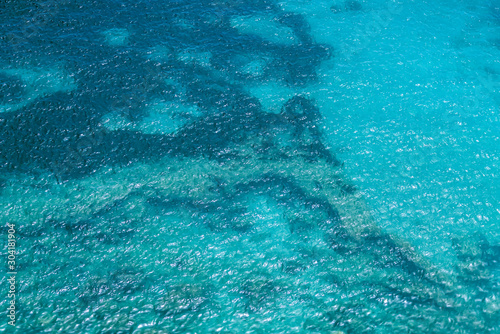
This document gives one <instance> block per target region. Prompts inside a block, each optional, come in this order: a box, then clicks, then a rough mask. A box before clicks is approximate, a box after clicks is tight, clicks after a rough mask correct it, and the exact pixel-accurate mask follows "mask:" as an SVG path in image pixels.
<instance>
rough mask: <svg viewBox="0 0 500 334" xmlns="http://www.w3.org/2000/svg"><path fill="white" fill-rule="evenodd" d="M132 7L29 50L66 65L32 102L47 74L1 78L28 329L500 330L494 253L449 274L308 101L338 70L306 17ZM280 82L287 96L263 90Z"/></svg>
mask: <svg viewBox="0 0 500 334" xmlns="http://www.w3.org/2000/svg"><path fill="white" fill-rule="evenodd" d="M125 3H127V4H128V6H125V5H123V4H122V2H120V1H112V2H103V3H95V2H93V1H82V2H81V3H78V4H77V3H75V2H71V1H68V2H64V3H63V4H61V5H60V6H59V7H58V9H57V11H55V12H53V13H52V21H53V22H54V26H51V25H50V24H48V25H47V26H45V28H44V29H40V34H41V36H40V37H41V38H40V39H39V40H37V41H36V42H35V41H31V42H30V43H31V44H30V43H25V44H20V45H18V46H17V47H18V48H20V49H21V50H23V48H28V46H29V45H32V46H31V47H33V48H34V49H35V50H40V49H42V50H44V52H45V53H46V54H48V55H49V57H48V58H47V59H45V60H43V59H42V60H40V59H37V62H43V61H45V62H47V63H51V62H55V61H54V59H55V60H57V61H58V62H60V64H59V65H57V66H60V67H61V68H64V69H65V70H64V71H62V70H61V71H59V72H54V73H56V74H57V75H47V74H46V73H45V72H43V75H39V77H41V78H45V81H46V82H47V84H46V85H45V86H46V88H45V89H44V90H43V89H42V90H41V91H39V92H37V94H35V93H33V94H32V98H31V99H30V100H29V101H28V102H27V103H24V104H22V105H21V104H20V103H19V104H17V103H18V102H17V101H19V99H22V97H23V96H24V97H25V98H26V96H28V97H30V96H31V95H29V93H27V92H26V91H25V90H29V89H31V88H32V86H33V85H31V86H30V85H26V87H25V86H23V85H25V83H24V84H23V80H22V75H20V74H19V73H21V72H22V73H29V74H32V73H35V74H36V73H38V72H40V73H42V71H38V72H37V71H35V70H31V71H29V70H25V69H24V68H25V67H26V66H28V65H26V64H24V63H23V64H20V65H19V66H17V67H12V69H9V72H5V71H3V72H0V74H1V75H0V77H1V78H4V77H5V80H7V81H8V82H10V83H9V87H6V86H0V89H1V91H0V92H2V93H4V94H5V96H6V97H5V98H4V99H3V100H2V101H1V103H3V104H8V103H16V108H15V110H14V108H10V109H7V108H5V110H2V112H1V113H0V145H1V148H2V149H1V151H0V171H1V173H2V174H1V180H0V209H1V210H2V213H3V214H2V216H1V217H0V220H1V222H2V223H3V224H5V223H7V222H9V223H14V224H15V225H16V229H17V234H16V235H17V237H18V238H19V242H18V253H19V254H18V268H17V271H18V272H19V276H18V277H19V299H18V304H17V305H18V308H17V310H18V314H17V316H18V322H17V332H18V333H51V332H55V331H60V332H63V333H330V334H331V333H423V332H425V333H483V332H484V333H495V331H496V332H498V318H499V317H500V300H499V298H500V294H499V293H500V290H499V281H498V277H499V270H500V268H499V262H498V260H497V259H498V257H499V256H500V250H499V246H497V245H491V244H489V243H488V242H487V241H486V239H485V238H483V237H482V236H471V237H470V238H468V239H467V240H464V239H463V238H459V237H457V238H456V240H454V249H455V252H456V255H457V265H456V266H455V269H454V270H452V271H445V270H442V269H440V268H437V267H435V266H434V265H433V264H431V263H430V262H429V261H427V260H426V258H425V257H424V256H422V255H421V254H419V253H418V252H417V251H416V250H415V249H414V248H413V247H412V245H410V244H408V242H407V241H405V240H400V239H399V238H396V237H394V236H392V235H390V234H388V233H386V232H384V231H382V230H381V229H380V228H379V227H377V224H376V223H375V222H374V219H373V217H372V216H371V215H370V208H369V207H367V205H366V204H365V202H364V200H363V196H362V193H361V191H360V190H358V189H357V188H356V187H355V186H354V184H353V183H352V182H351V180H349V179H348V178H346V177H345V175H344V174H343V170H342V167H343V165H342V162H341V161H339V159H338V158H337V157H336V156H335V152H333V151H332V150H331V149H330V148H329V145H328V144H326V140H325V134H324V133H323V131H322V130H321V129H322V128H323V124H322V122H323V117H322V114H321V110H320V106H318V105H317V104H316V102H315V101H314V100H313V99H311V98H309V97H308V95H307V94H301V93H296V92H297V91H300V90H301V89H303V88H304V87H305V86H306V85H307V84H308V83H311V82H314V81H315V80H316V69H317V67H318V65H319V64H320V63H321V62H322V61H324V60H327V59H330V58H332V57H334V52H333V51H332V50H331V49H330V48H328V47H326V46H324V45H321V44H318V43H316V42H314V39H313V38H312V36H311V35H310V33H309V29H308V26H307V24H306V21H305V20H304V18H303V17H301V16H300V15H297V14H292V13H287V12H284V11H283V10H281V9H280V7H279V5H277V4H276V3H274V2H272V1H255V2H251V3H246V2H244V1H225V0H215V1H189V2H188V1H170V2H165V1H148V2H141V1H139V2H137V1H134V2H132V1H130V2H125ZM26 6H28V5H26ZM207 8H208V9H209V10H207ZM325 10H327V11H328V8H326V9H325ZM342 10H345V11H360V10H362V8H361V5H360V4H359V3H358V2H356V1H347V2H344V3H343V8H342ZM89 13H92V15H90V14H89ZM116 13H118V14H116ZM23 15H27V14H23ZM72 15H75V17H77V19H73V16H72ZM110 15H117V17H116V19H115V20H113V21H112V23H110V22H111V21H110V20H109V17H110ZM259 18H264V19H262V22H261V20H260V19H259ZM9 20H11V21H12V20H13V19H8V18H6V21H5V22H10V23H11V24H14V23H12V22H11V21H9ZM89 26H91V27H93V29H94V30H92V29H89ZM94 27H97V28H94ZM269 27H271V28H272V29H270V33H272V34H274V35H272V36H266V32H267V31H268V30H269V29H267V28H269ZM252 31H257V33H252ZM280 32H285V33H284V35H283V36H276V35H275V34H276V33H280ZM43 41H54V43H48V42H47V43H46V44H43V43H44V42H43ZM36 43H42V45H37V44H36ZM82 50H83V55H82ZM152 50H153V51H152ZM25 51H26V50H25ZM27 51H30V50H27ZM20 54H29V53H28V52H25V53H20ZM0 57H3V58H1V59H3V60H5V58H6V57H8V55H7V54H6V53H5V51H4V49H1V50H0ZM41 58H43V57H41ZM25 63H27V64H29V61H27V60H26V61H25ZM21 65H22V66H21ZM47 68H49V67H47ZM54 68H56V67H54ZM57 68H59V67H57ZM20 69H22V70H20ZM16 71H17V72H16ZM15 73H18V74H17V76H16V75H15ZM66 73H71V75H69V74H66ZM18 78H21V79H19V80H18ZM47 78H49V79H50V80H49V79H47ZM54 78H55V79H54ZM269 78H271V79H272V80H271V81H272V82H273V84H272V85H268V84H269V81H270V79H269ZM26 81H27V80H26V79H25V80H24V82H26ZM35 81H36V80H35ZM65 83H66V84H65ZM266 85H267V86H266ZM34 86H36V85H34ZM270 86H271V87H275V91H278V92H279V91H285V92H291V93H290V95H291V96H286V97H285V96H282V101H279V103H276V104H273V105H272V107H269V106H266V105H265V104H266V103H265V101H263V99H259V96H253V95H252V94H251V92H252V91H255V90H257V91H258V90H259V89H260V88H262V87H270ZM23 94H24V95H23ZM27 94H28V95H27ZM172 106H177V108H175V107H172ZM6 233H7V232H6V230H5V229H2V230H1V232H0V234H1V237H2V238H4V240H6V239H7V235H6ZM0 306H1V307H2V309H3V310H6V303H5V300H4V299H3V300H0ZM5 326H6V324H5V323H0V328H1V329H2V330H3V329H5V328H6V327H5Z"/></svg>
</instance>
